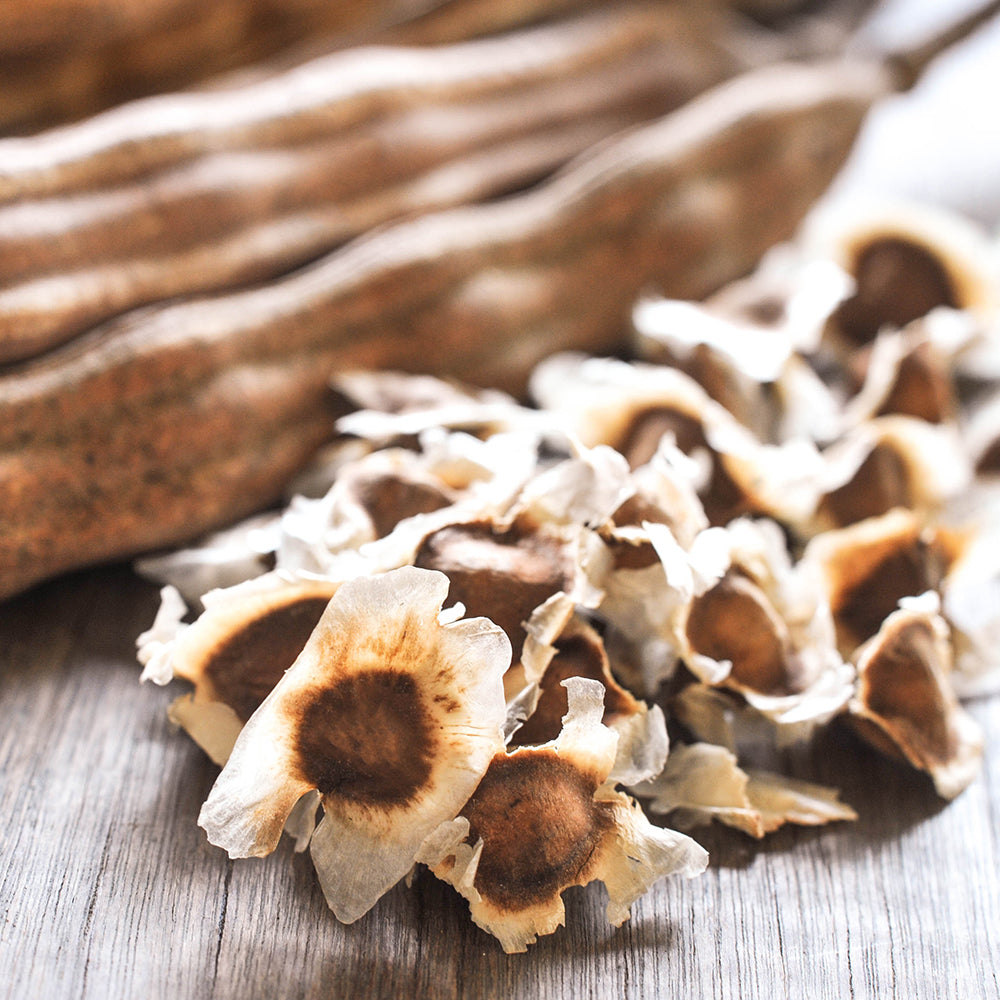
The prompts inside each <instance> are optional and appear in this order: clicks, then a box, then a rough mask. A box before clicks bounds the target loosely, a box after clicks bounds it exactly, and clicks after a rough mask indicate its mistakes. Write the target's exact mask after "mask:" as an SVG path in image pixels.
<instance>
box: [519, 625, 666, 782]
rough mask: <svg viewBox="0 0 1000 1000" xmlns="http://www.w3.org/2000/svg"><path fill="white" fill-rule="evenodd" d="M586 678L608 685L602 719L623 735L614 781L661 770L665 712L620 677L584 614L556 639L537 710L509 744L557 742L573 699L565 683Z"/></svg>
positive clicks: (613, 771)
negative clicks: (615, 674) (627, 685)
mask: <svg viewBox="0 0 1000 1000" xmlns="http://www.w3.org/2000/svg"><path fill="white" fill-rule="evenodd" d="M570 677H584V678H588V679H590V680H595V681H599V682H600V683H601V684H603V685H604V715H603V716H602V718H601V721H602V723H603V724H604V725H605V726H607V727H608V728H609V729H612V730H613V731H614V732H615V733H617V734H618V748H617V752H616V760H615V765H614V767H613V768H612V771H611V773H610V778H611V780H613V781H617V782H620V783H621V784H624V785H631V784H634V783H635V782H637V781H642V780H644V779H646V778H649V777H652V776H653V775H655V774H659V772H660V770H661V769H662V768H663V763H664V761H665V760H666V757H667V748H668V740H667V730H666V722H665V720H664V717H663V711H662V709H661V708H660V707H659V706H658V705H652V706H650V705H647V704H646V703H645V702H642V701H639V699H637V698H636V697H635V696H634V695H633V694H632V693H631V692H629V691H628V690H626V689H625V688H623V687H622V686H621V685H620V684H619V683H618V681H617V680H615V678H614V676H613V674H612V672H611V664H610V662H609V660H608V654H607V651H606V650H605V648H604V643H603V641H602V639H601V636H600V633H599V632H598V631H597V629H595V628H594V627H593V626H592V625H590V624H588V623H587V622H585V621H583V620H582V619H581V618H579V617H575V618H573V619H571V621H570V623H569V624H568V625H567V627H566V628H565V629H564V630H563V632H562V634H561V635H560V636H559V638H558V639H557V640H556V642H555V655H554V656H553V658H552V661H551V662H550V663H549V665H548V666H547V667H546V668H545V673H544V674H543V675H542V678H541V680H540V681H539V682H538V685H539V697H538V700H537V702H536V704H535V706H534V709H533V711H532V712H531V714H530V715H528V717H527V718H526V720H525V721H524V723H523V724H522V725H521V726H520V727H519V728H518V729H517V730H516V731H515V732H514V734H513V736H512V738H511V740H510V741H509V742H508V746H515V747H517V746H532V745H538V744H541V743H550V742H552V741H553V740H556V739H557V738H558V736H559V733H560V731H561V730H562V720H563V718H564V717H565V715H566V713H567V711H568V707H569V703H568V701H567V693H566V687H565V685H564V683H563V682H564V681H565V680H567V678H570Z"/></svg>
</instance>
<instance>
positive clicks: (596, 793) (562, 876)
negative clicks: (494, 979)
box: [421, 678, 708, 952]
mask: <svg viewBox="0 0 1000 1000" xmlns="http://www.w3.org/2000/svg"><path fill="white" fill-rule="evenodd" d="M565 684H566V688H567V693H568V704H569V709H568V711H567V714H566V716H565V718H564V720H563V727H562V730H561V731H560V734H559V736H558V737H557V738H556V739H555V740H553V741H552V742H550V743H546V744H543V745H541V746H536V747H521V748H518V749H515V750H512V751H510V752H507V753H501V754H498V755H497V756H496V757H494V759H493V761H492V762H491V764H490V767H489V769H488V770H487V772H486V774H485V775H484V777H483V779H482V781H481V782H480V784H479V786H478V787H477V788H476V790H475V792H474V793H473V795H472V797H471V798H470V799H469V801H468V803H467V804H466V805H465V807H464V808H463V809H462V812H461V815H460V816H459V817H458V818H457V819H456V820H454V821H453V822H452V823H450V824H447V825H445V826H443V827H442V828H441V829H439V830H438V831H436V833H435V834H434V835H433V836H432V837H431V838H429V840H428V841H427V843H426V844H425V847H424V851H423V852H422V856H421V860H423V861H424V862H425V863H427V864H428V865H430V866H431V868H432V870H433V871H434V873H435V874H436V875H437V876H438V877H439V878H442V879H444V880H445V881H447V882H449V883H451V884H452V885H453V886H455V888H456V889H457V890H458V891H459V892H460V893H461V894H462V895H463V896H465V898H466V899H468V901H469V908H470V912H471V915H472V919H473V920H474V921H475V923H476V924H477V925H478V926H480V927H481V928H483V929H484V930H486V931H488V932H489V933H491V934H493V935H494V936H495V937H496V938H497V939H498V940H499V941H500V943H501V945H502V946H503V948H504V950H505V951H507V952H518V951H524V950H525V949H526V948H527V947H528V945H530V944H532V943H533V942H534V941H536V940H537V938H538V936H539V935H544V934H551V933H553V932H554V931H555V930H556V929H557V928H559V927H560V926H562V925H563V923H564V921H565V909H564V906H563V901H562V892H563V891H564V890H565V889H567V888H569V887H570V886H574V885H586V884H588V883H589V882H592V881H595V880H600V881H602V882H604V884H605V886H606V888H607V891H608V907H607V915H608V920H609V922H610V923H611V924H613V925H614V926H618V925H620V924H621V923H623V922H624V921H625V920H627V919H628V917H629V915H630V907H631V905H632V903H633V902H634V901H635V900H636V899H637V898H638V897H639V896H640V895H642V894H643V893H644V892H645V891H646V890H647V889H648V888H649V887H650V886H651V885H652V884H653V883H654V882H655V881H657V880H658V879H660V878H662V877H663V876H666V875H670V874H681V875H685V876H688V877H691V876H694V875H697V874H699V873H700V872H702V871H703V870H704V869H705V866H706V864H707V861H708V856H707V854H706V852H705V851H704V850H703V849H702V848H701V847H700V846H699V845H698V844H696V843H695V842H694V841H693V840H691V839H690V838H688V837H686V836H685V835H683V834H680V833H677V832H675V831H672V830H666V829H662V828H659V827H655V826H653V825H651V824H650V823H649V821H648V820H647V819H646V818H645V816H644V815H643V813H642V812H641V810H640V809H639V807H638V805H637V804H636V803H635V802H634V800H632V799H630V798H629V797H628V796H627V795H625V794H624V793H623V792H619V791H616V790H615V788H614V784H613V782H611V781H609V780H608V776H609V774H610V772H611V769H612V766H613V764H614V760H615V747H616V743H617V738H616V736H615V734H614V732H613V731H612V730H610V729H608V728H607V727H606V726H604V725H602V724H601V721H600V720H601V717H602V715H603V713H604V705H603V685H601V684H600V683H599V682H597V681H593V680H587V679H583V678H571V679H569V680H567V681H566V682H565Z"/></svg>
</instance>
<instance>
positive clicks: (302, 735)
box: [298, 669, 438, 806]
mask: <svg viewBox="0 0 1000 1000" xmlns="http://www.w3.org/2000/svg"><path fill="white" fill-rule="evenodd" d="M437 745H438V736H437V733H436V728H435V726H434V723H433V719H432V718H431V717H430V716H429V714H428V711H427V708H426V707H425V705H424V704H423V699H422V697H421V693H420V690H419V688H418V686H417V683H416V681H415V680H414V679H413V677H412V676H411V675H410V674H406V673H401V672H400V671H398V670H392V669H380V670H370V671H366V672H365V673H360V674H356V675H353V676H350V677H345V678H343V679H341V680H339V681H338V682H337V683H336V684H335V685H334V686H333V687H329V688H323V689H322V690H319V691H315V692H312V693H310V695H309V697H308V699H305V700H304V701H303V704H302V706H301V708H300V709H299V719H298V758H299V760H298V765H299V770H300V772H301V775H302V777H303V779H304V780H305V781H307V782H308V783H309V784H311V785H312V786H313V787H315V788H317V789H318V790H319V792H320V793H321V794H322V795H324V796H332V797H335V798H340V799H346V800H348V801H350V802H355V803H359V804H362V805H375V806H398V805H405V804H407V803H408V802H410V801H412V800H413V799H414V798H415V797H416V796H417V795H418V794H419V793H420V790H421V789H422V788H423V786H424V785H425V784H426V783H427V781H428V779H429V777H430V774H431V770H432V767H433V763H434V759H435V756H436V752H437Z"/></svg>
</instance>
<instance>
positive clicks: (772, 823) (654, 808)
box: [633, 743, 858, 838]
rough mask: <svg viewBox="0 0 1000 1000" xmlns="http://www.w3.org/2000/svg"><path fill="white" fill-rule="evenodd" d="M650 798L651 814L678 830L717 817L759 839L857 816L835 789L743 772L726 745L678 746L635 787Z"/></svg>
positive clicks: (770, 775) (779, 776)
mask: <svg viewBox="0 0 1000 1000" xmlns="http://www.w3.org/2000/svg"><path fill="white" fill-rule="evenodd" d="M633 791H634V792H635V794H636V795H639V796H641V797H643V798H646V797H648V798H649V800H650V801H649V804H648V805H649V809H650V811H651V812H654V813H659V814H661V815H665V816H669V817H670V822H671V823H672V824H673V825H674V826H676V827H677V828H678V829H679V830H689V829H691V828H692V827H696V826H701V825H704V824H706V823H710V822H711V821H712V820H713V819H715V820H718V821H719V822H720V823H724V824H725V825H726V826H731V827H735V828H736V829H737V830H742V831H743V832H744V833H747V834H749V835H750V836H751V837H757V838H761V837H763V836H764V835H765V834H768V833H772V832H773V831H775V830H777V829H779V827H782V826H784V825H785V824H786V823H792V824H795V825H799V826H821V825H823V824H825V823H835V822H839V821H843V820H855V819H857V818H858V816H857V813H856V812H855V811H854V810H853V809H852V808H851V807H850V806H847V805H844V804H843V803H842V802H840V801H839V798H838V793H837V790H836V789H834V788H828V787H826V786H824V785H817V784H815V783H813V782H809V781H801V780H797V779H794V778H788V777H785V776H784V775H779V774H773V773H771V772H767V771H759V770H749V771H744V770H743V769H741V768H740V767H739V765H738V763H737V759H736V756H735V755H734V754H733V753H731V752H730V751H729V750H727V749H726V748H725V747H722V746H715V745H713V744H711V743H691V744H686V745H685V744H681V745H677V746H674V747H673V748H672V749H671V751H670V756H669V757H668V758H667V763H666V767H665V768H664V769H663V771H662V772H661V774H660V775H659V777H657V778H655V779H654V780H652V781H649V782H645V783H643V784H642V785H640V786H638V787H636V788H634V789H633Z"/></svg>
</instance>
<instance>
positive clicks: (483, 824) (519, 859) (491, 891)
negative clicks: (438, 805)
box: [462, 750, 610, 911]
mask: <svg viewBox="0 0 1000 1000" xmlns="http://www.w3.org/2000/svg"><path fill="white" fill-rule="evenodd" d="M595 787H596V786H595V783H594V781H593V779H592V778H590V777H589V776H587V775H586V774H584V773H583V772H581V771H580V770H579V769H578V768H576V767H574V766H573V764H572V763H570V762H568V761H566V760H563V759H561V758H560V757H559V756H558V755H557V754H556V753H555V752H554V751H551V750H522V751H520V752H518V753H517V754H513V755H511V756H509V757H505V756H502V755H501V756H497V757H494V758H493V762H492V763H491V764H490V767H489V770H488V771H487V772H486V775H485V776H484V777H483V780H482V781H481V782H480V784H479V787H478V788H477V789H476V792H475V794H474V795H473V796H472V798H471V799H470V800H469V802H468V803H467V804H466V807H465V809H463V811H462V812H463V815H464V816H466V817H467V818H468V820H469V827H470V839H471V840H472V841H473V842H475V841H476V840H478V839H479V838H480V837H482V839H483V853H482V858H481V860H480V862H479V867H478V869H477V872H476V879H475V887H476V889H477V890H478V891H479V892H480V893H481V894H482V896H483V897H484V898H485V899H486V900H488V901H489V902H490V903H492V904H493V905H495V906H498V907H500V908H503V909H507V910H514V911H516V910H523V909H526V908H527V907H530V906H532V905H535V904H537V903H543V902H545V901H546V900H549V899H551V898H552V896H553V894H555V893H558V892H559V891H561V890H562V889H563V888H566V887H568V886H571V885H581V884H584V883H585V882H586V881H588V880H589V878H588V869H589V867H590V865H591V862H592V860H593V859H594V857H595V855H596V853H597V849H598V847H599V846H600V842H601V839H602V837H603V835H604V833H605V831H606V830H607V829H608V826H609V823H610V820H609V817H608V816H607V814H606V812H605V811H604V809H603V808H602V806H601V804H600V803H597V802H595V801H594V791H595Z"/></svg>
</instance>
